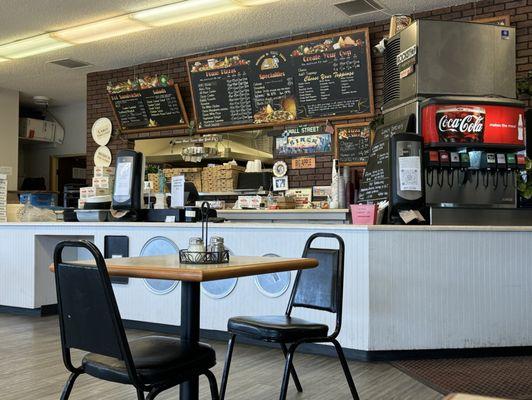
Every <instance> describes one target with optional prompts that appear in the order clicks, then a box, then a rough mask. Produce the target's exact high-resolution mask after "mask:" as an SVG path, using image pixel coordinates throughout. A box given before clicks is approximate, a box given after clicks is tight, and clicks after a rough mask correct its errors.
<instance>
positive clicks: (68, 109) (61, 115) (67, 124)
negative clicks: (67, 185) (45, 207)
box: [21, 102, 87, 189]
mask: <svg viewBox="0 0 532 400" xmlns="http://www.w3.org/2000/svg"><path fill="white" fill-rule="evenodd" d="M50 112H51V113H52V115H53V116H54V117H55V118H57V120H58V121H59V123H61V125H63V127H64V128H65V140H64V142H63V144H43V143H32V144H30V145H25V146H24V151H23V158H24V162H23V165H24V167H23V168H24V170H23V171H22V172H21V175H23V176H24V177H33V178H38V177H41V176H42V177H44V178H45V180H46V188H47V189H50V187H49V171H50V156H65V155H78V154H85V153H86V151H87V150H86V147H87V104H86V103H85V102H81V103H74V104H70V105H68V106H62V107H50Z"/></svg>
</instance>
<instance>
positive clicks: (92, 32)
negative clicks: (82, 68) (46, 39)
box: [52, 15, 150, 44]
mask: <svg viewBox="0 0 532 400" xmlns="http://www.w3.org/2000/svg"><path fill="white" fill-rule="evenodd" d="M149 28H150V27H149V26H147V25H144V24H142V23H140V22H138V21H134V20H132V19H131V18H129V17H128V16H127V15H124V16H121V17H116V18H109V19H104V20H102V21H98V22H92V23H89V24H85V25H80V26H76V27H74V28H67V29H62V30H60V31H57V32H54V33H52V36H53V37H54V38H57V39H59V40H63V41H65V42H70V43H74V44H82V43H90V42H95V41H97V40H103V39H109V38H112V37H116V36H121V35H126V34H128V33H134V32H140V31H143V30H145V29H149Z"/></svg>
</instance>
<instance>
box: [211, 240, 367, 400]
mask: <svg viewBox="0 0 532 400" xmlns="http://www.w3.org/2000/svg"><path fill="white" fill-rule="evenodd" d="M317 238H332V239H335V240H336V241H337V242H338V249H323V248H313V247H311V245H312V242H313V241H314V240H315V239H317ZM344 253H345V246H344V241H343V239H342V238H341V237H340V236H338V235H335V234H333V233H316V234H314V235H312V236H311V237H310V238H309V239H308V240H307V243H306V245H305V250H304V251H303V257H304V258H315V259H317V260H318V261H319V266H318V267H317V268H314V269H308V270H301V271H298V273H297V276H296V280H295V283H294V287H293V289H292V294H291V296H290V301H289V302H288V307H287V309H286V312H285V315H282V316H259V317H234V318H231V319H230V320H229V322H228V324H227V329H228V331H229V332H230V333H231V339H230V340H229V344H228V348H227V356H226V361H225V367H224V372H223V377H222V385H221V388H220V398H221V399H222V400H223V399H224V398H225V392H226V389H227V380H228V376H229V369H230V367H231V358H232V355H233V348H234V345H235V341H236V337H237V335H242V336H246V337H248V338H251V339H256V340H260V341H264V342H271V343H278V344H279V345H280V347H281V350H282V351H283V353H284V355H285V359H286V363H285V370H284V376H283V383H282V386H281V394H280V397H279V399H280V400H285V399H286V394H287V390H288V381H289V379H290V375H292V379H293V380H294V384H295V386H296V388H297V390H298V391H299V392H302V391H303V389H302V387H301V384H300V382H299V378H298V376H297V373H296V370H295V368H294V366H293V363H292V362H293V358H294V353H295V351H296V349H297V347H298V346H299V345H301V344H303V343H332V344H333V345H334V347H335V349H336V353H337V354H338V358H339V359H340V363H341V365H342V369H343V371H344V374H345V377H346V379H347V383H348V385H349V389H350V391H351V395H352V396H353V399H355V400H358V399H359V397H358V393H357V390H356V388H355V383H354V382H353V377H352V376H351V372H350V371H349V366H348V365H347V361H346V359H345V355H344V352H343V349H342V346H340V343H339V342H338V341H337V340H336V338H337V337H338V335H339V333H340V330H341V328H342V300H343V286H344ZM294 307H304V308H311V309H314V310H320V311H327V312H330V313H334V314H336V326H335V329H334V332H333V333H332V334H331V335H328V332H329V327H328V326H327V325H324V324H318V323H313V322H309V321H305V320H303V319H300V318H295V317H292V316H291V314H292V309H293V308H294ZM288 345H290V347H288Z"/></svg>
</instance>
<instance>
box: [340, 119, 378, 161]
mask: <svg viewBox="0 0 532 400" xmlns="http://www.w3.org/2000/svg"><path fill="white" fill-rule="evenodd" d="M334 130H335V135H334V136H335V139H336V146H335V147H336V158H337V159H338V161H339V163H340V165H352V166H365V165H366V164H367V162H368V157H369V152H370V149H371V143H372V141H373V134H372V132H371V129H370V127H369V123H367V122H360V123H354V124H344V125H336V126H335V127H334Z"/></svg>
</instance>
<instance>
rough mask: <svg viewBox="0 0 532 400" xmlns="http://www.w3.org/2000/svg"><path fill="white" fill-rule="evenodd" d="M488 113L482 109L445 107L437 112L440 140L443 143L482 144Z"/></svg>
mask: <svg viewBox="0 0 532 400" xmlns="http://www.w3.org/2000/svg"><path fill="white" fill-rule="evenodd" d="M485 116H486V112H485V110H484V109H483V108H480V107H456V106H450V107H445V108H442V109H440V110H438V111H437V112H436V122H437V127H438V134H439V136H440V140H441V141H443V142H459V143H464V142H477V143H478V142H482V141H483V136H484V127H485Z"/></svg>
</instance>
